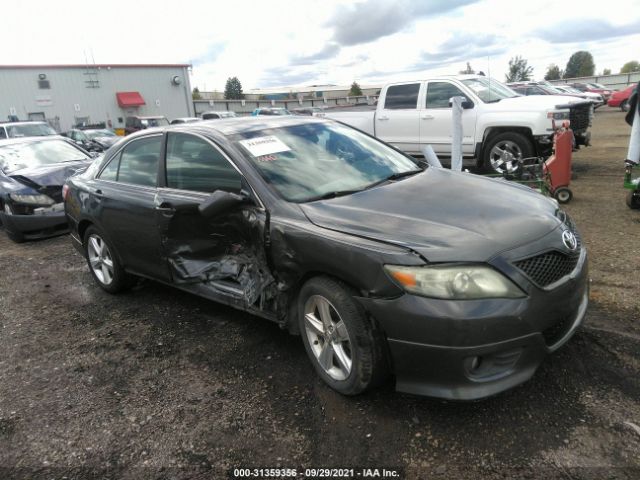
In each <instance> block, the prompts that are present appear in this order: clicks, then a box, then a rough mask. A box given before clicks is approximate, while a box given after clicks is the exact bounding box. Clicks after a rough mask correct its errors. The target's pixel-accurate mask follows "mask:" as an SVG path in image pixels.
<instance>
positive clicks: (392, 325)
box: [359, 254, 588, 400]
mask: <svg viewBox="0 0 640 480" xmlns="http://www.w3.org/2000/svg"><path fill="white" fill-rule="evenodd" d="M359 301H360V302H361V303H362V305H363V306H364V308H365V309H366V310H367V311H368V313H369V314H370V315H372V316H373V317H374V318H375V319H376V320H377V321H378V323H379V324H380V326H381V328H382V329H383V330H384V332H385V334H386V335H387V340H388V346H389V352H390V356H391V362H392V365H393V370H394V373H395V376H396V389H397V390H398V391H401V392H407V393H413V394H418V395H427V396H432V397H439V398H446V399H453V400H477V399H481V398H485V397H488V396H491V395H494V394H497V393H499V392H502V391H504V390H507V389H509V388H512V387H514V386H516V385H518V384H520V383H522V382H524V381H526V380H528V379H529V378H531V376H532V375H533V374H534V372H535V371H536V369H537V368H538V366H539V365H540V363H542V361H543V359H544V358H545V357H546V355H548V354H549V353H550V352H553V351H555V350H557V349H558V348H560V347H561V346H562V345H564V343H566V342H567V341H568V340H569V338H571V336H572V335H573V334H574V332H575V331H576V329H577V328H578V326H579V325H580V324H581V323H582V321H583V319H584V316H585V313H586V310H587V305H588V279H587V265H586V254H585V255H584V258H583V260H582V262H581V264H580V265H579V266H578V268H576V271H575V272H574V274H573V275H572V276H571V277H570V278H567V279H566V281H564V282H563V283H562V284H561V285H560V286H558V287H556V288H555V289H554V290H552V291H546V290H540V289H534V291H533V292H532V293H531V294H530V295H528V296H527V297H526V298H521V299H488V300H467V301H451V300H437V299H429V298H423V297H418V296H414V295H409V294H404V295H402V296H400V297H398V298H395V299H374V298H359Z"/></svg>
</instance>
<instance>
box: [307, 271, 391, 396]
mask: <svg viewBox="0 0 640 480" xmlns="http://www.w3.org/2000/svg"><path fill="white" fill-rule="evenodd" d="M353 295H354V292H352V291H351V290H350V289H349V288H348V287H347V286H346V285H344V284H343V283H342V282H339V281H337V280H333V279H331V278H329V277H316V278H313V279H311V280H309V281H308V282H307V283H306V284H305V285H304V286H303V287H302V289H301V290H300V295H299V297H298V312H299V314H298V316H299V325H300V332H301V334H302V341H303V343H304V347H305V350H306V351H307V355H308V356H309V359H310V360H311V363H312V364H313V366H314V368H315V370H316V372H317V373H318V375H319V376H320V377H321V378H322V379H323V380H324V381H325V383H327V384H328V385H329V386H330V387H331V388H333V389H334V390H336V391H338V392H340V393H342V394H344V395H356V394H358V393H361V392H363V391H365V390H366V389H368V388H369V387H371V386H373V385H374V384H376V383H378V382H379V381H380V380H382V379H383V378H384V376H385V373H386V367H385V358H384V355H383V344H382V342H383V340H382V339H381V338H379V335H376V333H375V332H374V331H373V328H372V325H371V323H370V322H369V320H368V319H367V317H366V314H365V312H364V311H363V309H362V307H361V306H360V305H359V304H358V303H357V302H356V300H355V299H354V298H353Z"/></svg>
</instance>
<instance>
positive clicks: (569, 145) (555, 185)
mask: <svg viewBox="0 0 640 480" xmlns="http://www.w3.org/2000/svg"><path fill="white" fill-rule="evenodd" d="M572 154H573V131H572V130H571V129H570V128H569V122H563V124H562V127H561V128H559V129H557V130H556V133H555V135H554V136H553V154H552V155H551V156H550V157H549V158H548V159H547V160H546V161H545V162H544V166H543V172H544V176H545V177H546V179H547V184H548V188H549V192H550V193H551V195H553V196H554V198H555V199H556V200H558V202H559V203H569V202H570V201H571V199H572V198H573V193H572V192H571V189H570V188H569V184H570V183H571V156H572Z"/></svg>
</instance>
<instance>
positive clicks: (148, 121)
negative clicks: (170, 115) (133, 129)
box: [140, 117, 169, 127]
mask: <svg viewBox="0 0 640 480" xmlns="http://www.w3.org/2000/svg"><path fill="white" fill-rule="evenodd" d="M140 122H141V123H142V125H144V126H145V127H164V126H166V125H169V120H167V119H166V118H164V117H159V118H141V119H140Z"/></svg>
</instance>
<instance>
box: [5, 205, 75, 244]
mask: <svg viewBox="0 0 640 480" xmlns="http://www.w3.org/2000/svg"><path fill="white" fill-rule="evenodd" d="M47 210H48V209H43V211H42V213H40V214H32V215H10V214H7V213H6V212H4V211H0V221H1V222H2V225H3V227H4V229H5V230H7V231H8V232H12V233H17V234H21V235H23V236H24V237H25V239H27V240H36V239H39V238H48V237H53V236H56V235H61V234H64V233H67V232H68V231H69V226H68V225H67V218H66V216H65V214H64V210H61V209H51V210H49V211H47Z"/></svg>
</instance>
